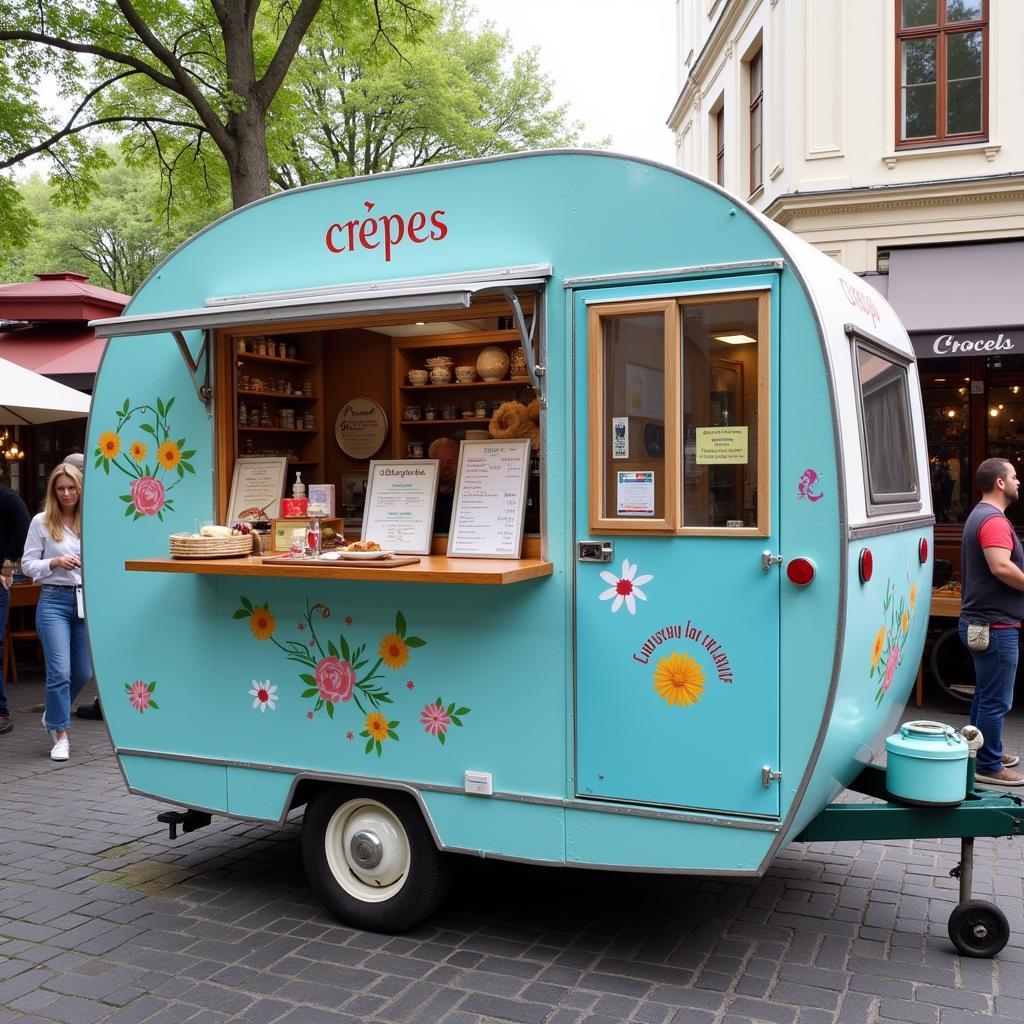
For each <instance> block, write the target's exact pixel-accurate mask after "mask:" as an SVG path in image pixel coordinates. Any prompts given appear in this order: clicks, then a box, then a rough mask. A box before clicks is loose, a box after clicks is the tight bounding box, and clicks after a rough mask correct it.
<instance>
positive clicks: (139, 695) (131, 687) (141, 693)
mask: <svg viewBox="0 0 1024 1024" xmlns="http://www.w3.org/2000/svg"><path fill="white" fill-rule="evenodd" d="M155 689H156V682H155V681H154V682H152V683H144V682H143V681H142V680H141V679H136V680H135V682H134V683H125V684H124V692H125V693H127V694H128V703H129V704H131V706H132V707H133V708H135V710H136V711H138V713H139V714H140V715H141V714H142V712H143V711H145V710H146V709H147V708H152V709H153V710H154V711H159V710H160V705H159V704H157V702H156V701H155V700H153V691H154V690H155Z"/></svg>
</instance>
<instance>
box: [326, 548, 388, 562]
mask: <svg viewBox="0 0 1024 1024" xmlns="http://www.w3.org/2000/svg"><path fill="white" fill-rule="evenodd" d="M393 554H394V551H339V552H338V557H339V558H340V559H341V560H342V561H344V562H347V561H349V560H350V559H351V560H352V561H355V562H371V561H375V560H376V559H378V558H390V557H391V556H392V555H393Z"/></svg>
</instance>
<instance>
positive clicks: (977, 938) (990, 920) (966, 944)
mask: <svg viewBox="0 0 1024 1024" xmlns="http://www.w3.org/2000/svg"><path fill="white" fill-rule="evenodd" d="M949 938H950V941H951V942H952V943H953V945H954V946H956V948H957V951H958V952H959V953H960V954H961V955H963V956H977V957H993V956H995V955H996V953H998V952H999V951H1000V950H1001V949H1002V948H1003V946H1005V945H1006V943H1007V942H1009V941H1010V922H1009V921H1007V920H1006V915H1005V914H1004V913H1003V912H1002V911H1001V910H1000V909H999V908H998V907H997V906H996V905H995V904H994V903H989V902H988V901H987V900H964V902H963V903H960V904H958V905H957V906H956V907H954V908H953V913H952V914H950V915H949Z"/></svg>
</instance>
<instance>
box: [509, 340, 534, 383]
mask: <svg viewBox="0 0 1024 1024" xmlns="http://www.w3.org/2000/svg"><path fill="white" fill-rule="evenodd" d="M509 369H510V370H511V371H512V379H513V380H515V379H516V378H517V377H519V378H522V377H528V376H529V375H530V371H529V370H528V369H527V368H526V353H525V352H524V351H523V346H522V345H520V346H519V347H518V348H515V349H513V350H512V359H511V362H510V363H509Z"/></svg>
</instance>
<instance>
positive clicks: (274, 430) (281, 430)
mask: <svg viewBox="0 0 1024 1024" xmlns="http://www.w3.org/2000/svg"><path fill="white" fill-rule="evenodd" d="M253 431H255V432H256V433H258V434H319V433H320V431H319V430H317V429H316V428H315V427H314V428H313V429H312V430H307V429H306V428H305V427H302V428H301V429H300V428H299V427H239V428H238V432H239V433H240V434H242V433H245V434H249V433H252V432H253Z"/></svg>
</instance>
